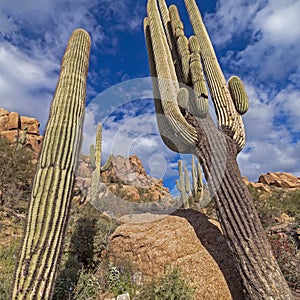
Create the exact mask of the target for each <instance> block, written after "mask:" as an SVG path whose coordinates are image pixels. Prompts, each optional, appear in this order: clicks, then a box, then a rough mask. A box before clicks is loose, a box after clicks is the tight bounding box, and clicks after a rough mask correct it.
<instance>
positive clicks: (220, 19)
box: [204, 0, 263, 47]
mask: <svg viewBox="0 0 300 300" xmlns="http://www.w3.org/2000/svg"><path fill="white" fill-rule="evenodd" d="M262 3H263V1H262V0H259V1H258V0H256V1H244V0H227V1H221V0H218V1H217V5H216V12H214V13H211V14H206V15H205V16H204V22H205V25H206V26H207V28H208V31H209V34H210V35H211V37H212V41H213V44H214V45H216V46H220V47H225V46H226V45H228V44H229V43H230V42H231V41H232V40H233V39H235V38H236V37H237V36H239V35H240V34H241V33H243V31H246V30H249V26H251V22H252V19H253V17H254V16H255V14H256V12H257V11H258V9H259V8H260V7H261V5H262Z"/></svg>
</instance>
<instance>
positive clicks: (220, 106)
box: [184, 0, 246, 151]
mask: <svg viewBox="0 0 300 300" xmlns="http://www.w3.org/2000/svg"><path fill="white" fill-rule="evenodd" d="M184 2H185V5H186V9H187V12H188V15H189V18H190V21H191V24H192V27H193V30H194V33H195V35H196V37H197V38H198V42H199V45H200V55H201V60H202V64H203V69H204V73H205V76H206V80H207V84H208V87H209V90H210V93H211V98H212V100H213V103H214V107H215V111H216V115H217V118H218V123H219V127H220V128H221V129H222V130H223V131H224V132H225V133H226V134H228V135H229V136H230V137H231V138H233V140H234V141H235V142H236V144H237V148H238V151H240V150H242V148H243V147H244V145H245V142H246V137H245V130H244V124H243V121H242V118H241V116H240V114H238V112H237V111H236V109H235V106H234V103H233V100H232V99H231V95H230V92H229V90H228V88H227V85H226V80H225V77H224V75H223V72H222V70H221V67H220V65H219V63H218V60H217V57H216V54H215V51H214V49H213V46H212V44H211V41H210V38H209V36H208V33H207V31H206V28H205V25H204V23H203V20H202V17H201V14H200V11H199V8H198V6H197V4H196V2H195V0H184Z"/></svg>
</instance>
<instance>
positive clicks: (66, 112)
mask: <svg viewBox="0 0 300 300" xmlns="http://www.w3.org/2000/svg"><path fill="white" fill-rule="evenodd" d="M89 50H90V38H89V35H88V33H87V32H86V31H84V30H82V29H77V30H75V31H74V32H73V34H72V36H71V37H70V40H69V42H68V46H67V49H66V51H65V54H64V58H63V61H62V65H61V72H60V77H59V81H58V84H57V87H56V92H55V95H54V98H53V101H52V105H51V109H50V116H49V120H48V123H47V127H46V131H45V137H44V142H43V148H42V152H41V156H40V159H39V163H38V165H37V172H36V175H35V179H34V184H33V190H32V195H31V201H30V207H29V215H28V219H27V224H26V229H25V236H24V240H23V243H22V246H21V251H20V259H19V261H18V264H17V266H16V273H15V281H14V287H13V292H12V299H50V298H51V295H52V291H53V286H54V280H55V277H56V271H57V268H58V263H59V259H60V253H61V247H62V241H63V238H64V233H65V229H66V224H67V219H68V212H69V207H70V201H71V192H72V188H73V184H74V176H75V169H76V164H77V159H78V155H79V145H80V140H81V137H82V124H83V117H84V108H85V89H86V75H87V70H88V60H89Z"/></svg>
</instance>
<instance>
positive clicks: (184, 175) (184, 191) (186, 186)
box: [176, 160, 191, 208]
mask: <svg viewBox="0 0 300 300" xmlns="http://www.w3.org/2000/svg"><path fill="white" fill-rule="evenodd" d="M178 172H179V180H176V187H177V189H178V191H179V192H180V199H181V202H182V203H183V207H184V208H189V196H190V194H191V185H190V179H189V174H188V171H187V168H186V164H184V166H182V161H181V160H179V161H178Z"/></svg>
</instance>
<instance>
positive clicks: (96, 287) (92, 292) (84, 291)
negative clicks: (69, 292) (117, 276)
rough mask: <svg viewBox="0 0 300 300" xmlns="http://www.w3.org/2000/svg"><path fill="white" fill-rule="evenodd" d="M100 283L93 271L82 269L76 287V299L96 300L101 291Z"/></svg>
mask: <svg viewBox="0 0 300 300" xmlns="http://www.w3.org/2000/svg"><path fill="white" fill-rule="evenodd" d="M100 290H101V288H100V284H99V281H98V279H97V278H96V276H95V275H94V274H93V273H92V272H86V271H84V270H81V272H80V275H79V279H78V282H77V284H76V286H75V289H74V299H76V300H94V299H95V300H96V299H98V296H99V292H100Z"/></svg>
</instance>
